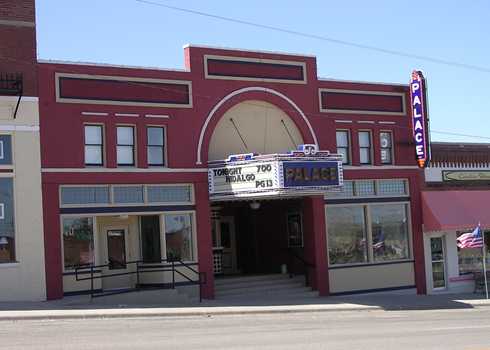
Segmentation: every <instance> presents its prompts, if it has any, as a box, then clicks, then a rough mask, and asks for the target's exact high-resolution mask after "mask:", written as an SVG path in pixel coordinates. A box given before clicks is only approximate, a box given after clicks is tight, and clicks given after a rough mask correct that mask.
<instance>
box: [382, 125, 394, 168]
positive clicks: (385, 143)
mask: <svg viewBox="0 0 490 350" xmlns="http://www.w3.org/2000/svg"><path fill="white" fill-rule="evenodd" d="M379 147H380V152H381V164H393V135H392V133H391V132H389V131H382V132H380V133H379Z"/></svg>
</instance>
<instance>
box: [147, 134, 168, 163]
mask: <svg viewBox="0 0 490 350" xmlns="http://www.w3.org/2000/svg"><path fill="white" fill-rule="evenodd" d="M147 138H148V146H147V147H148V150H147V155H148V165H151V166H164V165H165V155H164V151H165V149H164V145H165V130H164V128H163V127H157V126H150V127H148V129H147Z"/></svg>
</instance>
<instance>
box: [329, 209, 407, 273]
mask: <svg viewBox="0 0 490 350" xmlns="http://www.w3.org/2000/svg"><path fill="white" fill-rule="evenodd" d="M368 219H369V220H368ZM368 222H369V223H371V225H370V226H369V225H368V224H367V223H368ZM408 222H409V220H408V209H407V204H391V203H390V204H364V205H356V206H345V205H343V206H342V205H327V227H328V254H329V262H330V265H341V264H359V263H378V262H383V261H391V260H403V259H409V258H410V248H409V242H410V240H409V231H408Z"/></svg>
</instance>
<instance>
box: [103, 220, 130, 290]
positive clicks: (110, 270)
mask: <svg viewBox="0 0 490 350" xmlns="http://www.w3.org/2000/svg"><path fill="white" fill-rule="evenodd" d="M127 233H128V231H127V229H126V228H110V229H109V228H106V230H105V259H104V260H105V262H104V264H105V266H104V267H103V268H102V274H103V275H105V276H106V277H105V278H102V289H104V290H110V289H120V288H128V287H129V286H130V285H131V277H130V275H117V276H114V275H116V274H121V273H125V272H128V271H129V270H128V268H129V267H130V266H129V265H128V264H126V261H127V256H128V251H127V244H126V242H127V237H126V236H127Z"/></svg>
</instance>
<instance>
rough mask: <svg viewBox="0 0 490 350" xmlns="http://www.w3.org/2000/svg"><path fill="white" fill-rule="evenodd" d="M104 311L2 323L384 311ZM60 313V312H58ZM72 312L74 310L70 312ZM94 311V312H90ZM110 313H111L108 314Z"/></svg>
mask: <svg viewBox="0 0 490 350" xmlns="http://www.w3.org/2000/svg"><path fill="white" fill-rule="evenodd" d="M112 310H113V309H109V310H104V312H77V313H72V312H70V313H66V312H63V313H50V312H47V313H43V314H37V312H36V314H32V313H33V312H32V311H25V314H16V315H5V316H4V315H2V312H1V311H0V322H1V321H33V320H74V319H108V318H142V317H147V318H148V317H151V318H157V317H198V316H203V317H212V316H233V315H267V314H293V313H315V312H342V311H373V310H383V309H382V308H381V307H379V306H363V307H345V308H294V309H293V308H287V309H285V308H278V309H266V310H264V309H254V310H246V309H245V310H209V309H206V310H202V311H197V310H196V311H194V310H193V311H178V312H168V311H158V312H144V311H135V312H128V311H127V312H122V311H120V310H114V312H112ZM56 311H58V310H56ZM69 311H72V310H69ZM90 311H93V310H90ZM108 311H109V312H108Z"/></svg>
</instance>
